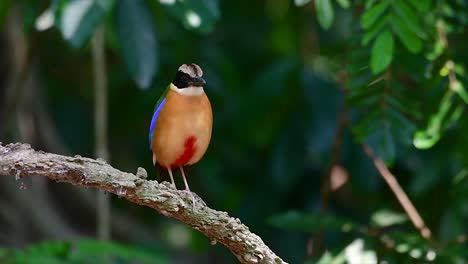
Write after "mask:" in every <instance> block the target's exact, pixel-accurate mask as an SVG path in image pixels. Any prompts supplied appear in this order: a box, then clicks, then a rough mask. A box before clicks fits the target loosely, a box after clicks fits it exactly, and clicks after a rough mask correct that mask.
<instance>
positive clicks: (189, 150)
mask: <svg viewBox="0 0 468 264" xmlns="http://www.w3.org/2000/svg"><path fill="white" fill-rule="evenodd" d="M195 141H197V138H196V137H195V136H190V137H188V138H187V139H186V140H185V144H184V152H183V153H182V155H180V156H179V157H178V158H177V159H176V161H174V163H172V165H171V167H179V166H183V165H185V164H187V162H189V160H190V159H191V158H192V157H193V155H195V150H196V148H195Z"/></svg>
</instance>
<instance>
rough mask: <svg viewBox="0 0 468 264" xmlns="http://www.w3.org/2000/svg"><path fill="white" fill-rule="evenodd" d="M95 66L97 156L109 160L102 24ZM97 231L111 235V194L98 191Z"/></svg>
mask: <svg viewBox="0 0 468 264" xmlns="http://www.w3.org/2000/svg"><path fill="white" fill-rule="evenodd" d="M92 46H93V66H94V67H93V68H94V91H95V94H94V97H95V98H94V135H95V143H94V144H95V150H96V157H98V158H101V159H104V160H106V161H109V148H108V145H107V73H106V56H105V52H104V26H100V27H99V28H98V29H97V30H96V32H95V33H94V36H93V41H92ZM97 200H98V201H97V212H96V216H97V233H98V238H99V239H101V240H109V239H110V236H111V234H110V233H111V223H110V221H111V218H110V215H111V212H110V210H111V208H110V196H108V195H105V194H104V193H103V192H99V191H98V193H97Z"/></svg>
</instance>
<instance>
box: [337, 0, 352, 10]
mask: <svg viewBox="0 0 468 264" xmlns="http://www.w3.org/2000/svg"><path fill="white" fill-rule="evenodd" d="M336 2H337V3H338V4H339V5H340V6H341V7H342V8H345V9H346V8H349V7H350V6H351V3H350V1H349V0H336Z"/></svg>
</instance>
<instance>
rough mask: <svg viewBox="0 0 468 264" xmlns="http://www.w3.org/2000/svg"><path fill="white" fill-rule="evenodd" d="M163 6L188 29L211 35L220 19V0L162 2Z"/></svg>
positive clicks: (160, 0)
mask: <svg viewBox="0 0 468 264" xmlns="http://www.w3.org/2000/svg"><path fill="white" fill-rule="evenodd" d="M159 2H160V3H161V5H163V7H164V8H165V9H166V10H167V11H168V12H169V14H171V15H172V16H173V17H174V18H176V19H177V20H178V21H179V23H181V24H182V25H183V26H184V27H185V28H186V29H188V30H192V31H195V32H199V33H204V34H206V33H210V32H212V31H213V30H214V25H215V23H216V22H217V21H218V20H219V18H220V12H219V7H218V0H184V1H175V0H174V1H162V0H159Z"/></svg>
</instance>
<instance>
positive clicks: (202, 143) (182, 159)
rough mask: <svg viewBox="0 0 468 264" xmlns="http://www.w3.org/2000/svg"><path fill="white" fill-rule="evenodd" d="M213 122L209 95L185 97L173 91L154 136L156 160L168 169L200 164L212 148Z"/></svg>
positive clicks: (160, 115)
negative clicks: (208, 149) (210, 143)
mask: <svg viewBox="0 0 468 264" xmlns="http://www.w3.org/2000/svg"><path fill="white" fill-rule="evenodd" d="M212 123H213V115H212V112H211V105H210V101H209V100H208V97H207V96H206V94H205V93H203V94H202V95H200V96H185V95H181V94H178V93H177V92H175V91H172V90H169V92H168V94H167V97H166V103H165V104H164V106H163V108H162V109H161V113H160V114H159V116H158V120H157V122H156V127H155V130H154V134H153V143H152V146H151V148H152V151H153V153H154V154H155V156H156V161H157V162H158V163H159V164H160V165H161V166H163V167H166V168H167V167H179V166H183V165H190V164H194V163H196V162H198V161H199V160H200V159H201V158H202V157H203V155H204V154H205V152H206V150H207V148H208V145H209V142H210V139H211V129H212Z"/></svg>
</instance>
